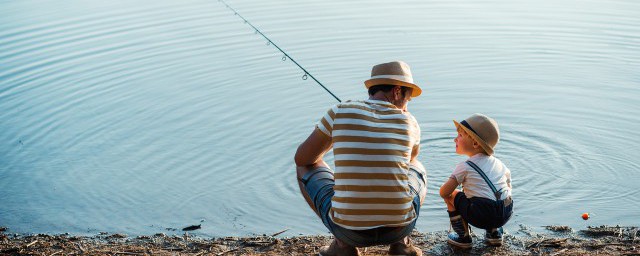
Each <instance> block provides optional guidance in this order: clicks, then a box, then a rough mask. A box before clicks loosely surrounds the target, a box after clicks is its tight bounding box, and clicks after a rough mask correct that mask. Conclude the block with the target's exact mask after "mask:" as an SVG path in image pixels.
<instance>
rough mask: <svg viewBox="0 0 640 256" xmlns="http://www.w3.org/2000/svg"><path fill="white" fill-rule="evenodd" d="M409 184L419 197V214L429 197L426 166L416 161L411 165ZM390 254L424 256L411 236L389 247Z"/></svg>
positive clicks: (417, 211)
mask: <svg viewBox="0 0 640 256" xmlns="http://www.w3.org/2000/svg"><path fill="white" fill-rule="evenodd" d="M409 184H410V187H411V190H412V192H414V193H415V194H414V196H418V197H419V198H420V205H416V203H414V208H416V213H419V212H420V209H419V208H420V206H422V204H423V203H424V199H425V197H426V196H427V171H426V169H425V168H424V165H422V163H420V162H419V161H417V160H415V159H414V160H413V161H411V165H410V170H409ZM414 198H415V197H414ZM414 202H415V201H414ZM409 234H410V233H409ZM389 254H390V255H411V256H420V255H422V250H420V249H419V248H417V247H415V246H413V245H412V244H411V240H410V239H409V235H407V236H405V237H404V238H402V239H401V240H400V241H398V242H395V243H392V244H390V245H389Z"/></svg>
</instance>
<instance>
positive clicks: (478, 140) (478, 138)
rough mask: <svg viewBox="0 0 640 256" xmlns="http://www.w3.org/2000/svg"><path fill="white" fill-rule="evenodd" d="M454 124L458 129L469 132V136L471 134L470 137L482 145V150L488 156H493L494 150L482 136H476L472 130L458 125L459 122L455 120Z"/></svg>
mask: <svg viewBox="0 0 640 256" xmlns="http://www.w3.org/2000/svg"><path fill="white" fill-rule="evenodd" d="M453 124H455V125H456V128H461V129H462V130H464V131H465V132H467V134H469V136H471V137H472V138H473V139H474V140H475V141H476V142H478V144H480V147H482V149H484V151H485V152H487V154H489V155H493V148H491V147H490V146H489V145H488V144H487V143H486V142H485V141H484V140H483V139H482V138H480V136H478V134H476V133H475V132H473V131H472V130H470V129H469V128H467V127H466V126H464V125H462V124H460V123H458V121H456V120H453Z"/></svg>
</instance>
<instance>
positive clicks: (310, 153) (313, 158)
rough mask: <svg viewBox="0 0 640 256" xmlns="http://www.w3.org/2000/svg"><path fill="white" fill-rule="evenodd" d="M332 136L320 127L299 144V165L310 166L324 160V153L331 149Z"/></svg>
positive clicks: (297, 153)
mask: <svg viewBox="0 0 640 256" xmlns="http://www.w3.org/2000/svg"><path fill="white" fill-rule="evenodd" d="M331 145H332V143H331V137H329V136H327V135H326V134H324V133H323V132H322V131H320V130H319V129H318V128H316V129H315V130H313V132H312V133H311V135H309V137H308V138H307V139H306V140H305V141H304V142H302V144H300V146H298V150H297V151H296V156H295V158H294V159H295V162H296V165H297V166H308V165H313V164H317V163H319V162H321V161H322V157H324V154H326V153H327V151H329V149H331Z"/></svg>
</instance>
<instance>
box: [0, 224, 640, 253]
mask: <svg viewBox="0 0 640 256" xmlns="http://www.w3.org/2000/svg"><path fill="white" fill-rule="evenodd" d="M0 230H2V228H0ZM547 230H548V232H544V233H534V232H532V231H530V230H528V229H527V228H526V227H521V228H520V230H517V231H514V232H512V233H513V234H510V233H507V234H506V235H505V244H504V245H503V246H501V247H490V246H487V245H484V244H483V243H482V241H481V240H482V239H481V238H482V234H475V236H476V239H475V240H474V245H473V249H471V250H466V251H461V250H453V249H452V248H451V247H449V246H448V245H447V243H446V240H445V235H446V233H447V232H446V231H439V232H430V233H418V232H414V234H413V235H412V238H413V240H414V242H415V244H416V245H417V246H418V247H420V248H421V249H422V250H423V251H424V252H425V255H483V254H488V255H585V254H600V255H640V243H639V241H640V239H636V236H637V235H638V233H639V232H638V231H639V230H640V229H638V228H637V227H617V226H615V227H611V226H602V227H589V228H588V229H587V230H581V231H573V230H571V229H570V228H569V227H564V226H549V227H547ZM9 231H10V230H6V229H5V230H4V231H0V254H1V255H47V256H50V255H256V254H260V255H315V254H316V253H317V250H318V248H319V247H320V246H322V245H325V244H327V243H329V242H330V240H331V237H328V236H294V237H286V236H285V235H286V232H282V233H280V232H278V233H276V234H271V235H264V236H256V237H222V238H213V239H208V238H198V237H191V236H189V233H184V235H182V236H167V235H164V234H155V235H151V236H138V237H127V236H126V235H122V234H109V233H100V234H99V235H96V236H91V237H78V236H72V235H68V234H59V235H48V234H37V235H18V234H10V233H9ZM281 236H285V237H281ZM386 249H387V248H386V247H384V246H376V247H369V248H363V249H361V250H360V251H361V252H364V253H363V255H385V254H386Z"/></svg>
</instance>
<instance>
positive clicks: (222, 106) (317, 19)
mask: <svg viewBox="0 0 640 256" xmlns="http://www.w3.org/2000/svg"><path fill="white" fill-rule="evenodd" d="M228 3H229V4H230V5H231V6H233V7H234V8H236V9H237V10H238V11H239V12H240V13H241V14H242V15H243V16H245V17H247V18H248V19H249V20H250V21H251V22H253V23H254V24H255V25H256V26H257V27H259V28H260V29H261V30H262V31H263V32H264V33H265V34H267V35H268V36H270V37H271V38H272V39H273V40H274V41H275V42H276V43H278V45H279V46H281V47H282V48H284V49H285V50H287V51H288V52H289V53H290V54H291V55H292V56H293V57H294V58H295V59H296V60H297V61H298V62H300V63H301V64H302V65H304V66H305V67H306V68H307V69H308V70H309V71H310V72H311V73H312V74H313V75H314V76H316V77H317V78H318V79H319V80H320V81H322V82H323V83H324V84H325V85H326V86H328V87H329V88H330V89H331V90H333V91H334V92H335V93H336V94H337V95H338V96H339V97H341V98H342V99H364V98H365V97H366V92H365V89H364V85H363V81H364V80H366V79H367V78H368V76H369V72H370V68H371V66H372V65H374V64H377V63H381V62H386V61H391V60H395V59H401V60H404V61H406V62H408V63H409V64H410V65H411V67H412V70H413V72H414V75H415V80H416V81H417V83H419V84H420V85H422V86H423V88H424V90H425V93H424V94H423V96H421V97H419V98H416V99H414V100H413V101H411V103H410V107H409V108H410V111H411V112H412V113H413V114H414V115H415V116H416V117H417V119H418V121H419V122H420V125H421V126H422V139H423V141H422V150H421V154H420V156H419V159H420V160H421V161H423V162H424V164H425V166H426V167H427V168H428V170H429V185H428V188H429V193H428V198H427V200H426V203H425V205H424V206H423V208H422V211H421V213H422V216H421V218H420V220H419V222H418V225H417V228H418V230H419V231H423V232H428V231H434V230H443V229H447V228H448V220H447V215H446V212H445V205H444V203H443V202H442V200H441V199H440V197H439V196H438V194H437V190H438V188H439V186H440V185H441V184H442V183H443V182H444V181H445V180H446V179H447V177H448V176H449V175H450V173H451V171H452V170H453V167H454V166H455V164H456V163H457V162H459V161H462V160H464V158H463V157H461V156H458V155H456V154H455V149H454V144H453V138H454V136H455V129H454V127H453V123H452V121H451V120H452V119H463V118H465V117H467V116H469V115H471V114H472V113H475V112H482V113H485V114H488V115H490V116H492V117H494V118H495V119H496V120H497V121H498V122H499V123H500V127H501V132H502V140H501V142H500V144H499V146H498V148H497V156H498V157H499V158H501V159H502V160H503V161H504V162H505V163H506V164H507V165H508V166H509V167H510V168H511V170H512V172H513V180H514V181H513V186H514V192H513V194H514V197H515V200H516V202H515V207H516V208H515V210H516V215H515V217H514V218H513V219H512V221H511V222H510V223H509V224H508V226H507V229H508V230H510V231H511V232H516V231H517V229H518V228H519V225H520V224H522V225H526V226H529V227H533V228H539V227H540V226H541V225H552V224H563V225H570V226H572V227H574V228H577V229H580V228H584V227H585V226H586V225H600V224H610V225H615V224H620V225H640V221H639V220H640V200H638V198H640V190H639V189H638V184H639V182H640V162H639V160H638V159H640V153H638V150H637V144H638V142H640V139H638V138H640V129H638V124H639V123H640V104H638V98H639V97H640V73H639V72H638V71H639V70H640V3H639V2H637V1H634V0H607V1H604V0H599V1H597V0H584V1H571V0H543V1H522V0H516V1H506V0H487V1H471V2H470V1H462V0H454V1H379V0H377V1H326V0H323V1H315V0H313V1H293V2H292V1H284V0H278V1H268V2H267V1H231V0H230V1H229V2H228ZM302 75H303V73H302V71H300V70H298V69H297V67H295V66H294V65H293V64H292V63H291V62H290V61H286V62H282V61H281V54H280V53H279V52H277V50H275V48H273V47H272V46H266V45H265V40H264V39H262V38H261V37H259V36H258V35H255V34H254V33H253V31H252V29H251V28H250V27H249V26H248V25H246V24H243V22H242V21H241V20H240V19H239V17H237V16H234V15H233V13H232V12H231V11H230V10H228V9H226V8H225V7H224V5H222V4H221V3H219V2H218V1H215V0H211V1H204V0H188V1H177V2H176V1H149V0H140V1H124V0H121V1H107V2H104V1H65V2H59V1H36V0H26V1H1V2H0V205H1V206H0V226H7V227H9V228H10V230H11V231H10V232H16V233H40V232H47V233H64V232H70V233H76V234H96V233H97V232H99V231H107V232H123V233H128V234H134V235H136V234H152V233H156V232H168V233H171V231H167V230H166V229H167V228H182V227H185V226H187V225H191V224H202V229H200V230H198V231H196V232H195V233H196V234H198V235H203V236H226V235H251V234H262V233H275V232H277V231H280V230H283V229H285V228H291V230H290V231H288V233H287V234H289V235H297V234H323V233H326V229H325V228H324V227H323V226H322V224H321V223H320V221H319V220H317V219H316V217H315V216H314V214H313V213H312V211H311V210H310V209H308V208H307V206H306V204H305V202H304V200H303V199H302V197H301V196H300V194H299V192H298V188H297V184H296V183H295V177H294V173H295V171H294V164H293V154H294V152H295V149H296V147H297V145H298V144H299V143H300V142H301V141H302V140H303V139H305V138H306V136H307V135H308V134H309V133H310V132H311V131H312V129H313V125H314V123H315V122H316V121H317V120H318V119H319V118H320V117H321V116H322V115H323V114H324V112H325V111H326V110H327V109H328V108H329V107H330V106H331V105H332V104H335V103H336V101H335V99H333V98H332V97H331V96H330V95H329V94H327V93H326V92H324V91H323V90H322V89H321V88H320V87H319V86H317V85H316V84H314V82H312V81H311V80H310V79H309V80H306V81H305V80H302V79H301V76H302ZM328 160H332V156H329V157H328ZM583 212H590V213H591V214H592V219H590V220H589V221H586V222H585V221H583V220H582V219H580V214H582V213H583ZM176 233H178V232H177V231H176Z"/></svg>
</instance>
